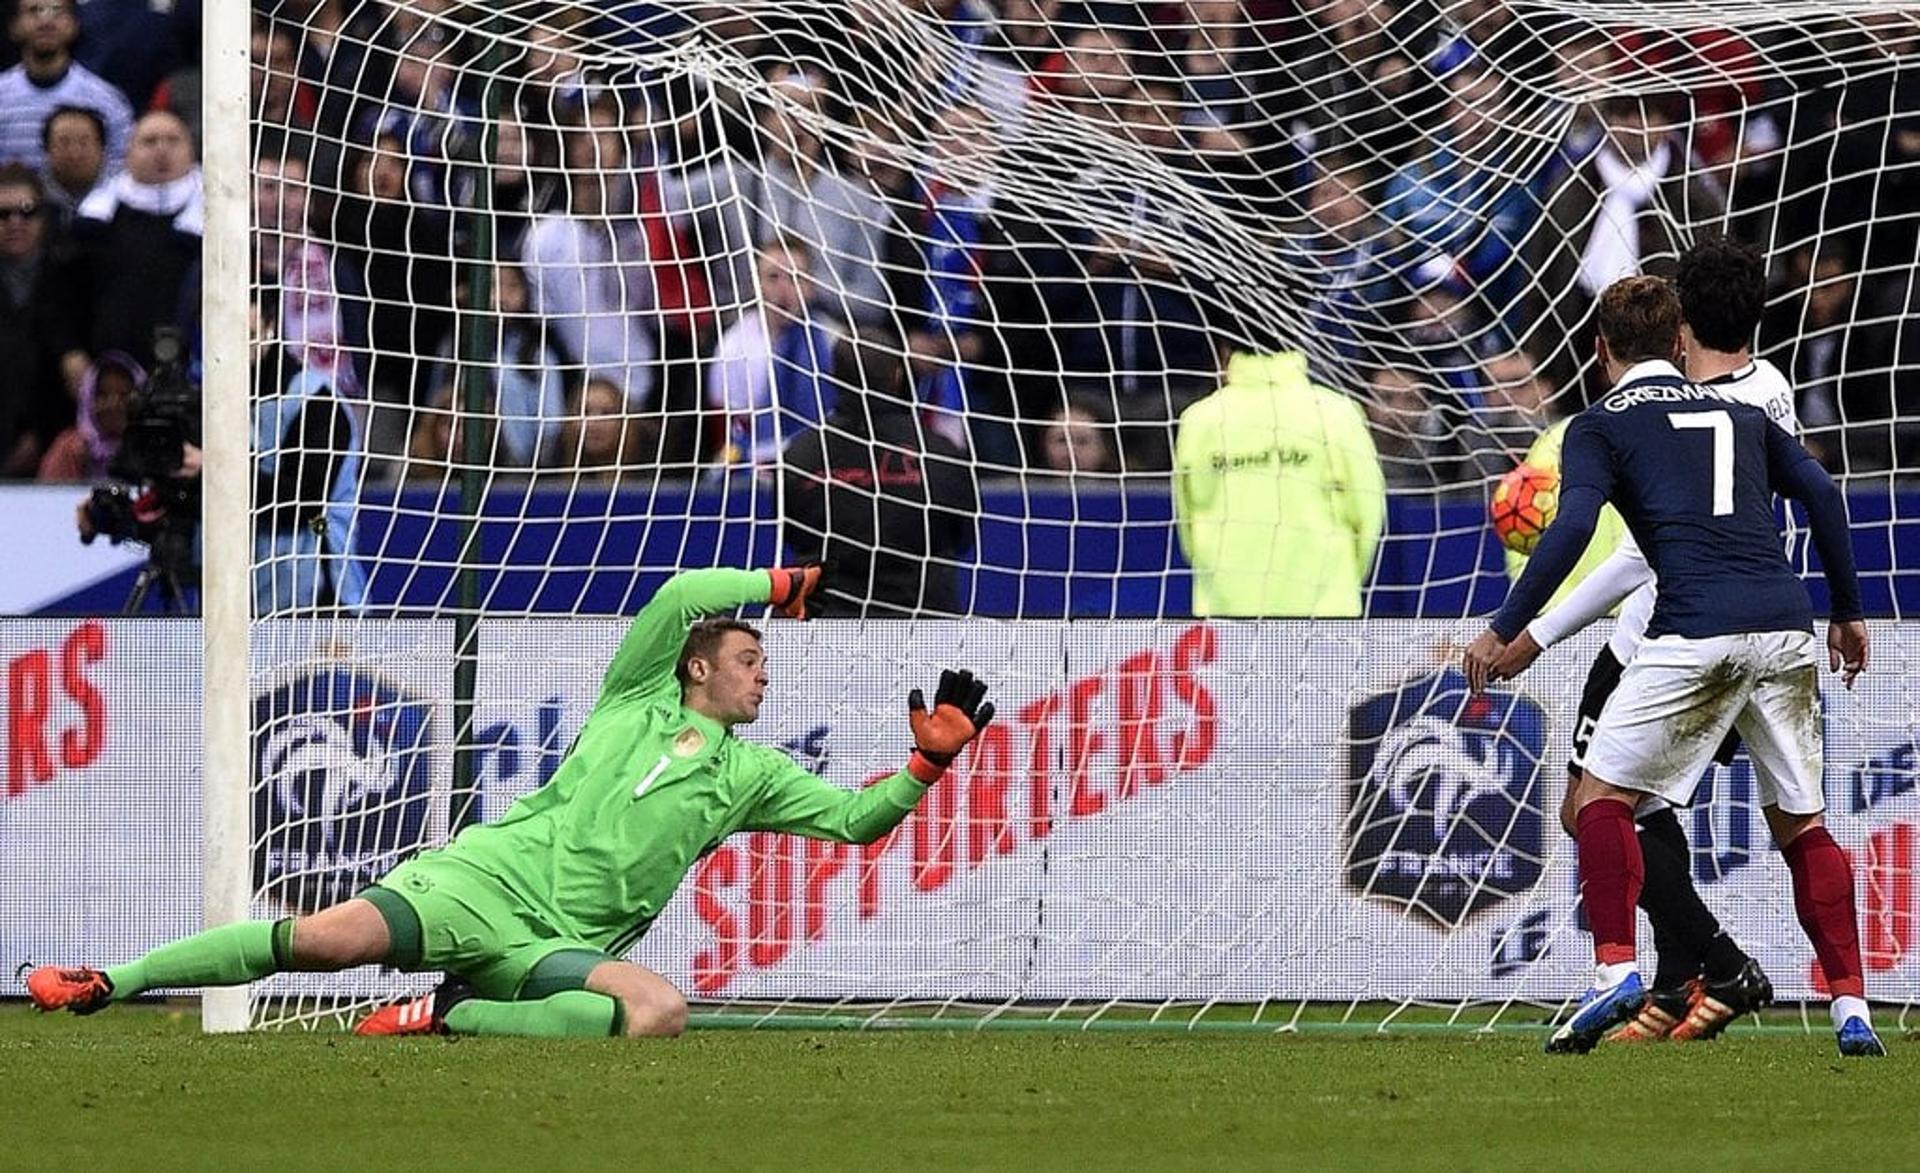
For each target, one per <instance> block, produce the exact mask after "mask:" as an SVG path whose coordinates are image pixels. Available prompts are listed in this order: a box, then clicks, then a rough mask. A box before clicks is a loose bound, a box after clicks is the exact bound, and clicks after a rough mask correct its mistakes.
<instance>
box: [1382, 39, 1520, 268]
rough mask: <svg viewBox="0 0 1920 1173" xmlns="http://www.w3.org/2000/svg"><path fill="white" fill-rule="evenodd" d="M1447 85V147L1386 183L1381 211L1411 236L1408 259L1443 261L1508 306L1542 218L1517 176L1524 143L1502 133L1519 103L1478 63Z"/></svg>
mask: <svg viewBox="0 0 1920 1173" xmlns="http://www.w3.org/2000/svg"><path fill="white" fill-rule="evenodd" d="M1444 85H1445V88H1446V93H1447V101H1446V106H1445V111H1444V113H1443V114H1442V115H1441V118H1442V125H1443V130H1442V137H1441V141H1440V142H1439V144H1438V145H1437V146H1436V147H1435V148H1434V149H1433V150H1431V151H1427V152H1424V153H1422V154H1420V155H1419V156H1418V157H1416V158H1414V159H1412V160H1411V161H1409V162H1408V163H1407V164H1405V165H1404V166H1402V167H1401V168H1399V169H1398V170H1397V171H1395V172H1394V173H1393V175H1392V176H1391V177H1390V178H1389V179H1388V180H1387V185H1386V191H1385V194H1384V196H1383V205H1382V210H1383V211H1384V213H1385V216H1386V220H1387V222H1388V223H1389V224H1391V225H1392V226H1393V227H1394V228H1395V229H1397V230H1398V231H1399V232H1401V233H1403V234H1404V235H1405V237H1406V240H1407V244H1408V252H1407V254H1406V256H1408V257H1427V256H1433V255H1438V256H1441V257H1445V258H1446V259H1447V262H1448V264H1450V266H1451V267H1452V268H1453V269H1454V270H1456V271H1457V272H1458V273H1459V274H1460V276H1461V278H1462V279H1463V280H1464V281H1465V282H1466V283H1467V284H1468V286H1469V288H1470V289H1472V290H1475V291H1477V292H1478V294H1479V296H1480V297H1482V298H1484V299H1485V301H1486V302H1487V303H1488V304H1491V305H1494V306H1506V305H1508V304H1510V302H1511V300H1512V299H1513V298H1516V297H1517V296H1518V295H1519V292H1520V289H1521V287H1522V285H1523V283H1524V281H1525V274H1524V272H1521V271H1520V270H1521V269H1522V266H1519V265H1516V264H1512V263H1510V262H1511V261H1512V260H1513V258H1514V256H1515V253H1516V251H1517V250H1518V249H1519V248H1520V247H1521V245H1522V242H1524V241H1525V240H1526V239H1527V236H1528V233H1529V232H1531V231H1532V229H1533V226H1534V224H1535V222H1536V221H1537V220H1538V218H1539V204H1538V200H1537V199H1536V198H1535V196H1534V193H1533V192H1532V191H1531V190H1530V189H1529V187H1528V184H1527V178H1526V177H1524V176H1518V175H1516V174H1515V172H1516V170H1517V169H1518V167H1519V164H1520V160H1521V151H1522V144H1520V143H1519V142H1518V141H1517V140H1515V139H1513V138H1512V136H1503V135H1502V134H1501V131H1502V127H1503V124H1504V122H1505V120H1506V119H1507V118H1508V117H1510V116H1512V115H1513V113H1514V111H1515V107H1516V106H1517V105H1518V99H1516V98H1515V97H1514V95H1513V93H1512V92H1511V91H1510V89H1509V88H1508V86H1507V84H1506V83H1505V82H1504V81H1503V80H1502V79H1501V77H1500V76H1499V75H1498V74H1496V73H1494V72H1493V71H1492V70H1490V69H1487V68H1485V67H1484V66H1482V65H1479V64H1467V65H1463V66H1461V67H1459V68H1457V69H1455V70H1454V71H1453V72H1452V73H1450V74H1448V75H1447V77H1446V79H1445V82H1444ZM1555 288H1557V287H1555Z"/></svg>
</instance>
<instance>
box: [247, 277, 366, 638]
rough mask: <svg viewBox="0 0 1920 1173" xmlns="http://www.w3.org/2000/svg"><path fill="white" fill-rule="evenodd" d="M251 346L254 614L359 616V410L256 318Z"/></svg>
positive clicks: (362, 575) (326, 374)
mask: <svg viewBox="0 0 1920 1173" xmlns="http://www.w3.org/2000/svg"><path fill="white" fill-rule="evenodd" d="M258 324H259V329H260V330H261V336H260V338H259V339H258V341H257V342H256V343H255V348H254V403H253V441H252V443H253V454H254V456H253V461H254V491H253V499H254V502H255V503H256V506H257V507H258V509H259V512H258V514H257V515H256V519H255V522H254V550H253V555H254V556H253V565H254V575H253V613H254V615H256V616H258V617H261V618H265V617H269V616H281V615H286V614H288V613H289V612H299V611H308V612H311V611H314V610H335V609H341V610H348V611H357V610H359V609H360V607H361V606H362V605H364V603H365V602H366V592H367V581H366V568H365V567H364V566H363V565H362V564H361V562H360V559H359V558H358V557H356V556H355V554H354V531H355V527H356V525H357V523H358V514H359V505H360V488H361V483H362V472H363V462H364V451H365V443H364V440H363V437H362V428H361V416H360V407H359V405H357V404H355V403H354V402H352V401H351V398H350V396H349V395H347V394H344V393H343V389H342V388H341V386H340V384H339V383H338V381H337V380H336V379H335V377H334V372H332V371H329V370H327V369H325V368H321V367H315V366H308V365H303V364H302V363H301V362H300V360H299V358H298V353H297V350H296V348H295V347H293V346H290V345H285V344H283V343H282V342H281V341H280V340H278V339H276V338H274V337H273V333H272V330H273V322H272V320H271V319H270V318H267V317H265V316H264V315H262V316H261V317H260V318H259V323H258Z"/></svg>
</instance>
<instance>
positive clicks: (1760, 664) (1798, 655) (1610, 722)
mask: <svg viewBox="0 0 1920 1173" xmlns="http://www.w3.org/2000/svg"><path fill="white" fill-rule="evenodd" d="M1819 689H1820V657H1819V651H1818V647H1817V645H1816V644H1815V643H1814V638H1813V635H1812V633H1810V632H1805V631H1764V632H1750V633H1746V634H1740V635H1719V636H1714V637H1712V638H1710V639H1688V638H1686V637H1685V636H1679V635H1663V636H1660V637H1659V638H1657V639H1650V640H1645V641H1643V642H1642V643H1641V644H1640V647H1639V649H1638V650H1637V651H1636V652H1635V653H1634V656H1633V660H1632V662H1630V663H1629V664H1628V665H1627V669H1626V671H1625V672H1624V673H1623V674H1622V675H1621V677H1620V686H1619V687H1618V688H1616V689H1614V690H1613V695H1612V696H1610V697H1608V698H1607V703H1606V706H1605V707H1604V708H1603V709H1601V710H1600V720H1599V723H1598V725H1597V726H1596V727H1595V729H1594V732H1593V743H1592V745H1591V746H1590V747H1589V748H1588V750H1587V759H1586V769H1587V773H1588V774H1589V775H1591V776H1592V777H1595V778H1598V779H1600V780H1601V781H1603V782H1609V783H1611V784H1613V785H1615V786H1618V787H1620V788H1621V789H1623V790H1638V791H1642V792H1644V793H1646V794H1653V795H1658V796H1659V797H1661V798H1664V799H1666V800H1667V801H1668V802H1671V803H1674V804H1675V805H1678V806H1686V805H1688V804H1689V803H1690V802H1691V801H1692V799H1693V792H1694V788H1695V787H1696V786H1698V785H1699V782H1700V777H1701V775H1702V774H1704V773H1705V772H1706V769H1707V763H1709V762H1711V761H1712V760H1713V753H1714V751H1715V750H1716V749H1718V748H1719V747H1720V742H1721V740H1722V739H1724V738H1725V737H1726V735H1727V730H1728V729H1729V728H1734V729H1738V730H1739V731H1740V737H1741V740H1743V741H1745V742H1746V746H1747V754H1748V756H1750V757H1751V758H1752V759H1753V766H1754V774H1755V777H1756V780H1757V781H1758V783H1759V787H1760V801H1761V803H1762V804H1763V805H1766V806H1775V805H1777V806H1778V807H1779V808H1780V809H1781V810H1782V811H1784V812H1786V813H1788V814H1795V815H1811V814H1818V813H1819V812H1821V811H1822V810H1825V809H1826V805H1827V804H1826V795H1825V793H1824V792H1823V790H1822V788H1821V778H1822V770H1823V752H1822V747H1821V720H1820V691H1819Z"/></svg>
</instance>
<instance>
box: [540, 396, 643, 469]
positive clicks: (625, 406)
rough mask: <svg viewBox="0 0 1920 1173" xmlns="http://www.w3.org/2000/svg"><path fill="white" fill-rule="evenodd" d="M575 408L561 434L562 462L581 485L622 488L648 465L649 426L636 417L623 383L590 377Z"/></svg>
mask: <svg viewBox="0 0 1920 1173" xmlns="http://www.w3.org/2000/svg"><path fill="white" fill-rule="evenodd" d="M570 408H571V410H570V411H569V413H568V415H567V420H566V423H565V424H563V425H562V426H561V429H560V453H559V460H560V463H561V465H562V467H565V468H567V469H570V470H571V471H572V477H573V480H574V482H575V483H589V484H595V483H597V484H606V485H617V484H619V483H620V482H621V481H622V480H624V479H625V478H626V476H627V474H628V473H629V472H630V471H631V470H633V469H635V468H637V467H639V466H640V465H641V464H642V463H643V462H642V454H643V452H645V451H646V449H647V447H648V445H647V439H648V437H647V435H646V427H645V425H644V424H643V423H642V422H641V421H640V420H638V419H636V418H634V416H633V412H632V407H631V405H630V404H629V402H628V400H627V397H626V392H625V391H624V390H623V389H622V388H621V386H620V384H618V383H616V382H614V381H613V380H611V379H602V378H590V379H588V380H587V381H586V382H585V383H583V384H581V386H580V389H579V391H578V392H577V393H576V394H575V395H574V398H573V402H572V403H571V405H570ZM647 455H648V456H651V453H647Z"/></svg>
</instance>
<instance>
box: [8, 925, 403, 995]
mask: <svg viewBox="0 0 1920 1173" xmlns="http://www.w3.org/2000/svg"><path fill="white" fill-rule="evenodd" d="M387 940H388V939H387V928H386V922H385V921H384V920H382V919H381V916H380V913H379V910H378V909H376V908H374V906H373V905H371V904H369V903H368V902H366V901H365V900H361V899H358V898H356V899H352V900H347V901H344V902H343V903H340V904H336V905H334V906H333V907H331V908H327V909H323V910H322V911H320V912H317V913H314V914H313V915H312V916H305V917H299V918H297V919H296V918H292V917H287V918H283V919H281V920H276V921H240V922H238V923H236V924H230V925H221V926H219V927H218V928H212V929H207V930H205V931H204V932H199V933H195V934H193V935H192V936H190V937H183V938H181V939H180V940H178V941H172V942H169V943H168V944H165V945H162V946H160V947H159V948H157V949H155V950H153V951H152V952H150V953H147V954H145V955H144V956H142V957H139V958H137V959H135V960H133V961H129V962H127V963H126V964H124V965H116V966H111V967H109V968H107V969H105V970H97V969H92V968H89V967H86V966H79V967H73V968H63V967H59V966H50V965H43V966H41V967H39V968H38V969H35V970H34V971H33V972H31V973H30V974H28V975H27V992H28V993H29V994H30V995H31V996H32V998H33V1002H34V1005H35V1006H37V1007H39V1008H40V1009H41V1010H61V1009H66V1010H72V1011H73V1012H75V1013H76V1014H91V1013H92V1012H93V1011H95V1010H98V1009H100V1008H101V1007H103V1006H106V1005H108V1004H109V1003H111V1002H120V1001H124V1000H126V999H128V998H132V997H135V996H137V995H139V994H142V993H145V992H146V991H148V990H153V989H163V988H167V987H193V986H237V985H243V984H245V983H247V982H251V981H258V980H259V979H261V978H263V977H267V976H268V975H270V974H275V973H280V972H282V971H285V970H293V969H304V970H335V969H347V968H350V967H352V966H356V965H364V964H367V963H369V962H375V961H380V960H383V959H384V958H385V957H386V954H387Z"/></svg>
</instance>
